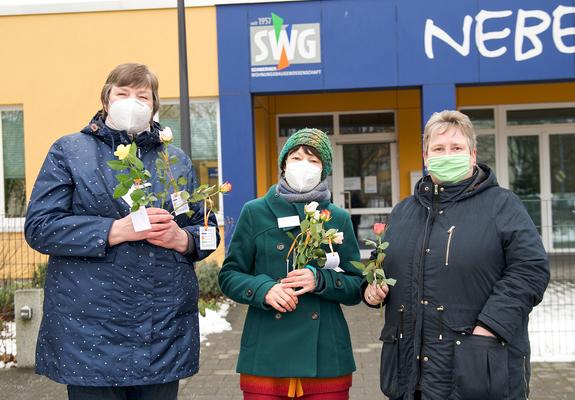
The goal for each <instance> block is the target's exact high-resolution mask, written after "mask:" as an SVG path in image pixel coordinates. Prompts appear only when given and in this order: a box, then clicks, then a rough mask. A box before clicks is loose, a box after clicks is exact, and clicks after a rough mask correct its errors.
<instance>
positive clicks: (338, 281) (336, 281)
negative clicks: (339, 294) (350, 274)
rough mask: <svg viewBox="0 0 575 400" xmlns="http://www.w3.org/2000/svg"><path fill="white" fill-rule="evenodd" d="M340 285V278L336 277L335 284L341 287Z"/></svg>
mask: <svg viewBox="0 0 575 400" xmlns="http://www.w3.org/2000/svg"><path fill="white" fill-rule="evenodd" d="M341 285H342V283H341V279H336V280H335V286H337V287H341Z"/></svg>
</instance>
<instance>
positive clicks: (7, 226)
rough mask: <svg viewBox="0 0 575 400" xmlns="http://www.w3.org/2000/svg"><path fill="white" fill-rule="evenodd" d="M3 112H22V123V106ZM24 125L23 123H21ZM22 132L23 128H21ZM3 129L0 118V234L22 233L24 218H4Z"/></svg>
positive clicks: (12, 107) (3, 109) (3, 110)
mask: <svg viewBox="0 0 575 400" xmlns="http://www.w3.org/2000/svg"><path fill="white" fill-rule="evenodd" d="M5 111H20V112H22V121H24V107H22V106H16V105H13V106H0V114H1V113H3V112H5ZM22 125H24V123H22ZM22 130H24V126H22ZM2 134H3V127H2V118H1V117H0V232H1V233H3V232H23V231H24V221H25V219H26V218H25V217H6V216H5V209H4V207H5V206H6V199H5V195H6V194H5V193H4V151H3V150H4V144H3V138H2V136H3V135H2ZM22 136H23V138H25V137H26V136H25V134H24V132H22ZM22 157H24V163H26V147H24V154H22ZM26 178H27V176H26V174H25V175H24V182H26Z"/></svg>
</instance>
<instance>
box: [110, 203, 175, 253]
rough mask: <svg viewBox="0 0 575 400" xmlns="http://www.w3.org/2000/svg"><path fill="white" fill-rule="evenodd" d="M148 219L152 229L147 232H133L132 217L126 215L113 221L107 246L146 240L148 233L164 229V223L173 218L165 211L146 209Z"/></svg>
mask: <svg viewBox="0 0 575 400" xmlns="http://www.w3.org/2000/svg"><path fill="white" fill-rule="evenodd" d="M146 211H147V213H148V218H149V219H150V225H151V226H152V229H150V230H147V231H141V232H135V231H134V225H133V224H132V216H131V215H130V214H128V215H126V216H125V217H124V218H120V219H117V220H115V221H114V222H113V223H112V227H111V228H110V232H109V233H108V245H109V246H115V245H117V244H120V243H123V242H136V241H138V240H144V239H146V238H147V236H148V234H149V233H150V232H154V231H158V230H162V229H164V227H165V226H166V225H164V224H165V223H168V222H170V221H171V220H172V219H174V217H173V216H172V215H171V214H170V213H169V212H168V211H166V210H163V209H161V208H147V209H146Z"/></svg>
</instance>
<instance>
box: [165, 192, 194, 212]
mask: <svg viewBox="0 0 575 400" xmlns="http://www.w3.org/2000/svg"><path fill="white" fill-rule="evenodd" d="M180 193H181V192H177V193H172V194H171V195H170V197H171V198H172V206H173V207H174V214H176V215H180V214H184V213H187V212H188V211H190V205H189V204H188V202H187V201H186V200H183V199H182V196H181V195H180Z"/></svg>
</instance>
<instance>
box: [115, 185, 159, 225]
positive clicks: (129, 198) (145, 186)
mask: <svg viewBox="0 0 575 400" xmlns="http://www.w3.org/2000/svg"><path fill="white" fill-rule="evenodd" d="M141 186H142V187H141V188H140V189H143V188H147V187H150V186H152V184H151V183H150V182H146V183H144V184H143V185H141ZM134 190H136V187H135V186H134V185H132V187H131V188H130V190H128V193H126V194H125V195H123V196H122V199H123V200H124V201H125V202H126V203H128V205H129V206H130V208H132V205H133V204H134V202H133V201H132V197H131V195H132V192H133V191H134ZM148 229H149V228H148Z"/></svg>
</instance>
